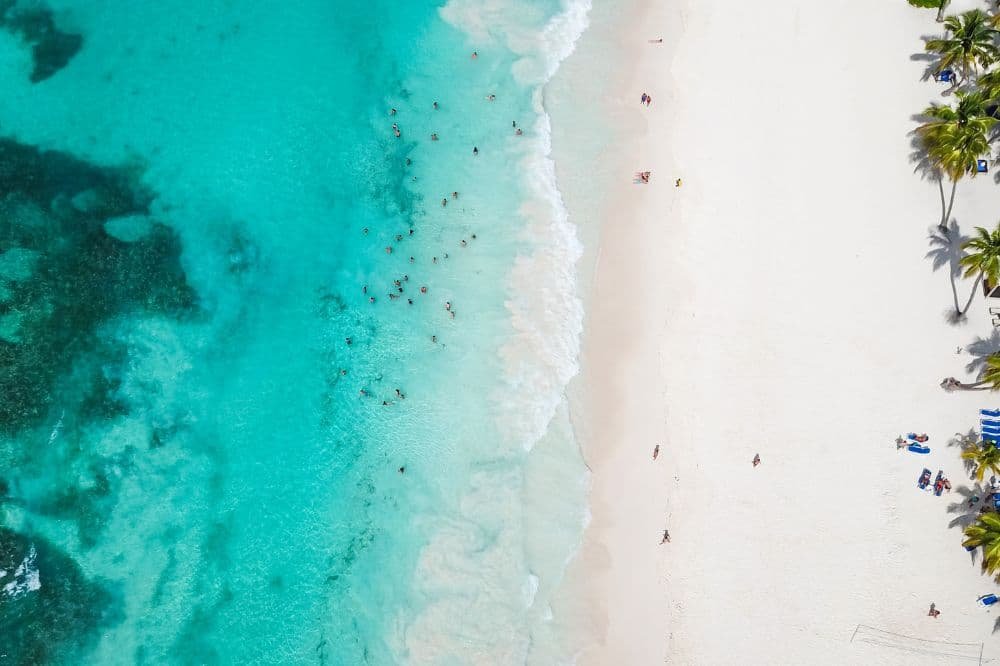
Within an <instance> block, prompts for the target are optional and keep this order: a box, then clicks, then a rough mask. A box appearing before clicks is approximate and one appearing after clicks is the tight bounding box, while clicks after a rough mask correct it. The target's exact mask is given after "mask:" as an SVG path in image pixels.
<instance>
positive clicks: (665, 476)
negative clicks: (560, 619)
mask: <svg viewBox="0 0 1000 666" xmlns="http://www.w3.org/2000/svg"><path fill="white" fill-rule="evenodd" d="M956 4H959V3H956ZM781 5H782V6H781V7H779V8H778V9H779V11H777V12H768V17H767V18H765V17H762V16H759V15H758V14H759V12H755V11H754V9H753V8H751V7H732V6H729V5H727V4H726V3H723V2H721V0H710V1H709V2H707V3H702V4H698V5H695V4H693V3H690V2H686V1H681V2H677V3H671V6H670V7H654V6H652V3H637V4H636V5H634V7H633V9H634V12H633V13H632V14H631V15H630V16H628V17H623V16H621V15H615V16H612V13H611V11H610V10H608V9H607V8H601V9H600V10H598V9H597V8H595V10H594V13H593V14H592V21H591V28H590V29H589V30H588V32H587V33H585V35H584V37H583V39H581V42H580V44H579V45H578V49H577V52H576V53H574V54H573V56H571V57H570V58H569V59H568V60H567V61H566V62H564V65H563V67H564V69H565V70H566V72H565V76H564V80H562V81H561V82H560V83H559V84H558V85H557V86H553V93H555V92H556V91H559V90H560V89H561V90H564V91H565V90H572V93H573V95H574V99H575V100H594V99H599V100H601V101H600V103H599V104H598V106H599V109H598V111H597V113H598V115H603V119H604V120H605V121H606V122H607V123H608V126H609V127H612V128H617V129H612V130H611V132H612V135H611V136H610V138H609V139H608V141H607V145H608V146H609V150H608V154H606V155H600V161H598V162H589V161H588V159H587V157H588V156H587V154H586V152H585V153H584V156H583V158H581V157H580V156H579V153H574V152H573V150H571V149H577V148H578V147H577V146H575V145H574V144H573V143H572V140H571V139H572V137H571V135H568V134H566V133H565V132H566V131H565V129H563V130H560V124H561V118H560V114H559V112H558V110H555V111H553V112H552V116H553V136H554V155H555V159H556V167H557V173H558V176H559V183H560V189H561V190H562V191H563V195H564V199H565V201H566V205H567V208H568V210H569V213H570V219H571V221H573V222H575V223H576V224H577V225H578V227H579V228H580V229H581V230H580V236H581V239H582V240H583V242H584V245H585V252H584V258H583V260H582V261H581V263H580V266H581V269H580V275H581V279H580V290H581V292H582V297H583V299H584V304H585V315H584V333H583V338H582V353H581V373H580V375H579V376H578V378H577V379H575V380H574V382H573V383H572V384H571V386H570V389H569V394H570V404H571V406H572V412H573V419H574V426H575V430H576V432H577V437H578V439H579V442H580V445H581V449H582V451H583V453H584V457H585V459H586V462H587V463H588V466H589V467H590V468H591V471H592V477H591V491H590V495H589V499H590V505H591V514H592V520H591V522H590V525H589V526H588V528H587V529H586V531H585V533H584V537H583V543H582V545H581V547H580V550H579V552H578V554H577V556H576V558H575V559H574V561H573V562H572V563H571V564H570V567H569V572H568V574H567V586H568V587H569V588H571V589H570V590H568V591H567V592H566V593H565V594H564V595H563V598H562V599H558V600H557V602H559V603H557V604H556V605H555V612H556V615H559V614H560V613H568V614H569V616H571V617H572V618H573V620H574V622H575V625H574V626H575V634H576V639H575V640H574V645H579V646H582V647H581V650H580V651H579V652H578V662H579V663H581V664H599V663H616V662H617V663H633V664H641V663H663V662H666V663H679V664H687V663H725V662H726V661H727V660H732V659H733V657H734V655H739V658H740V659H741V660H742V661H743V662H744V663H789V662H793V663H794V662H801V661H804V660H807V659H811V660H815V659H816V658H817V657H820V656H822V658H823V660H824V661H825V660H827V659H828V660H829V662H831V663H832V662H838V663H843V662H845V661H847V662H851V661H854V662H856V661H866V662H872V663H897V662H898V661H899V660H901V659H906V660H907V663H935V662H936V661H937V660H939V659H940V657H941V656H944V654H945V652H943V651H942V650H944V649H945V648H943V647H941V646H943V645H944V642H952V643H981V644H982V649H983V653H984V656H985V658H989V657H992V656H995V655H996V654H998V653H1000V638H997V637H995V636H994V634H993V633H992V629H993V623H994V618H993V617H991V616H990V615H989V614H988V613H986V612H985V611H983V610H982V609H980V608H978V607H976V604H975V599H976V598H977V596H978V595H980V594H983V593H986V592H991V591H996V584H995V583H994V582H993V581H992V580H991V579H990V578H989V577H984V576H981V575H980V572H979V568H978V563H975V564H974V563H971V562H970V559H969V555H968V553H966V552H965V551H964V549H963V548H962V547H961V545H960V543H961V534H960V530H959V529H956V527H955V525H956V513H961V511H960V508H956V507H960V505H961V504H962V501H963V499H964V495H963V494H962V493H963V492H964V491H965V490H968V489H970V488H972V486H971V484H970V482H969V480H968V479H967V475H966V474H965V473H964V471H963V467H962V464H961V461H960V460H959V455H958V454H959V449H958V448H957V447H955V446H950V445H949V444H948V441H949V438H951V437H952V435H953V433H955V432H956V431H962V430H966V429H968V428H969V427H972V426H974V425H975V422H976V419H977V414H978V409H979V407H986V406H993V404H994V403H1000V398H997V397H996V396H991V395H988V394H987V395H983V394H975V393H964V394H946V393H944V392H943V391H942V390H941V389H940V388H939V386H938V382H939V381H940V379H941V377H945V376H950V375H956V374H959V375H961V373H962V371H963V370H965V366H966V365H967V363H969V360H970V358H969V352H968V351H962V353H961V354H956V353H955V350H956V349H957V348H958V349H962V350H969V349H976V348H978V347H982V346H983V345H982V344H981V343H982V341H988V340H989V339H990V335H991V328H990V325H989V319H988V317H987V316H986V314H985V308H984V305H983V301H982V299H981V298H976V299H975V302H974V304H973V306H972V308H971V309H970V311H969V313H968V319H967V321H966V322H965V323H964V324H962V325H958V326H953V325H949V324H948V323H946V321H945V317H944V313H945V311H946V310H947V306H948V304H949V303H950V301H951V292H950V285H949V280H948V274H947V269H941V270H935V269H934V268H933V266H932V261H931V259H929V258H928V256H927V255H928V253H930V252H932V251H933V245H930V244H929V243H928V234H929V233H930V231H931V230H932V229H933V225H934V222H935V211H936V208H935V206H936V205H937V196H938V195H937V189H936V187H935V186H934V185H933V184H932V183H929V182H922V181H921V180H920V177H919V176H918V175H916V174H914V173H913V165H912V163H911V162H910V152H911V147H910V136H909V133H910V132H911V131H912V130H913V129H914V127H915V123H914V122H913V121H912V117H913V115H914V114H915V113H918V112H919V111H920V110H921V109H922V108H924V106H926V105H927V103H929V102H931V101H939V100H941V98H940V97H939V94H940V89H938V88H937V87H936V86H935V84H934V83H933V82H927V81H922V80H921V75H922V70H923V67H924V64H923V63H921V62H919V61H917V60H914V59H912V58H911V57H910V56H911V55H912V54H914V53H918V52H920V51H922V42H921V41H920V37H921V35H926V34H931V33H934V32H935V31H937V30H939V29H940V28H939V24H936V23H935V22H934V14H933V12H930V13H928V12H929V10H920V9H917V8H914V7H911V6H909V5H907V4H906V3H900V4H899V6H891V7H889V6H885V7H876V8H871V7H867V6H866V5H862V3H860V2H859V1H857V2H851V3H848V5H845V4H844V3H841V4H840V5H838V6H836V7H829V6H807V7H801V6H799V5H797V4H795V3H792V2H791V1H790V0H782V3H781ZM864 8H866V9H867V12H866V16H868V19H867V21H868V22H867V24H866V25H865V26H864V27H863V28H859V27H858V22H857V21H856V20H852V18H851V17H852V16H858V15H860V10H861V9H864ZM963 9H966V8H965V7H964V6H962V7H955V8H954V9H953V11H961V10H963ZM609 21H610V22H609ZM661 23H662V24H663V26H664V27H662V28H661V27H659V26H660V25H661ZM682 29H683V35H680V32H681V30H682ZM656 31H663V32H664V33H667V34H664V35H663V37H664V40H665V43H664V46H666V45H667V39H668V34H671V33H672V35H671V37H670V38H671V39H675V40H676V41H675V42H674V43H671V44H669V48H665V49H662V50H656V49H652V48H647V46H652V45H647V44H646V42H645V40H646V38H647V34H646V33H648V32H656ZM887 34H888V35H889V36H886V35H887ZM655 36H660V35H649V37H655ZM639 38H641V42H639V43H637V44H635V48H634V49H633V48H624V47H623V46H622V45H623V44H626V43H628V42H629V41H630V40H638V39H639ZM782 40H786V41H787V42H788V45H789V48H793V49H794V52H793V53H792V54H791V55H789V54H788V53H786V52H785V51H784V50H783V47H779V46H777V45H778V44H781V43H783V41H782ZM851 40H853V41H851ZM848 42H850V43H852V44H853V43H857V44H860V45H862V47H861V48H860V49H859V50H858V52H851V53H844V52H843V49H842V48H841V47H838V45H842V44H844V43H848ZM601 49H605V50H608V51H609V52H612V53H618V52H620V51H630V53H629V54H628V55H626V56H621V57H622V58H623V59H624V60H625V61H626V62H628V63H630V65H629V66H628V67H627V68H626V69H624V70H622V71H621V72H619V73H618V74H617V75H616V76H615V77H612V78H607V77H603V78H602V76H601V74H602V73H603V72H606V71H607V69H610V68H611V67H612V65H611V64H609V63H608V62H600V61H598V60H595V58H597V56H598V54H599V52H600V50H601ZM671 51H673V52H671ZM614 59H615V58H614V57H612V58H609V59H608V60H609V61H613V60H614ZM743 62H745V63H751V64H752V65H753V67H752V68H744V67H740V66H734V63H743ZM588 66H589V69H588ZM751 69H753V70H754V71H757V70H758V69H761V71H769V72H775V74H774V75H773V76H766V77H754V76H752V75H751V73H750V70H751ZM862 72H864V74H863V75H862ZM626 73H627V75H626ZM595 79H597V81H596V82H595ZM567 81H571V82H572V83H568V82H567ZM608 81H613V85H612V86H611V87H610V89H604V88H601V85H602V84H606V83H607V82H608ZM560 86H561V88H560ZM887 86H888V87H889V89H890V92H891V95H889V96H888V98H887V96H886V95H885V94H884V89H885V88H886V87H887ZM668 87H669V90H667V89H666V88H668ZM644 90H645V91H646V92H649V93H650V94H652V95H653V96H654V105H653V106H652V107H650V108H635V107H633V106H632V105H633V104H636V105H637V104H638V102H639V100H638V96H639V94H640V93H641V92H642V91H644ZM602 95H603V96H605V97H606V98H607V99H606V100H604V99H603V98H602V97H601V96H602ZM633 98H634V99H633ZM741 100H742V101H741ZM579 103H581V102H579V101H578V102H577V104H579ZM793 110H799V112H798V113H793ZM803 110H804V111H805V112H804V113H803V112H802V111H803ZM570 154H572V155H573V156H574V158H575V159H576V162H575V163H574V162H568V161H567V159H568V157H567V156H568V155H570ZM674 164H677V165H679V166H680V168H678V169H676V176H675V174H674V171H675V168H674ZM581 165H585V167H584V168H581ZM638 170H651V171H652V172H653V178H652V180H651V182H650V184H649V185H645V186H639V185H633V184H632V183H631V182H629V181H627V180H626V179H627V178H628V177H629V176H630V175H631V173H632V172H633V171H638ZM674 177H682V178H683V179H684V185H683V187H681V188H675V187H674V186H673V179H674ZM594 190H600V196H601V197H602V198H601V204H600V206H595V205H594V201H595V200H596V198H597V197H598V196H599V195H597V194H595V193H594ZM998 203H1000V195H998V190H997V188H996V186H995V185H994V184H993V183H992V182H990V180H989V179H976V180H975V181H964V182H963V183H962V184H960V186H959V195H958V203H956V211H955V217H956V218H957V219H958V220H959V222H960V224H961V229H962V232H963V234H966V235H967V234H968V233H969V232H970V231H971V228H972V227H973V226H991V225H992V224H994V223H995V221H996V219H995V212H994V211H995V210H996V209H997V204H998ZM598 218H600V219H598ZM594 220H596V222H597V224H599V225H600V226H599V227H598V228H596V229H595V228H589V227H588V224H589V223H590V222H591V221H594ZM588 271H592V274H591V275H588ZM970 287H971V284H967V283H966V282H964V281H963V282H960V284H959V289H960V291H961V292H962V293H968V292H967V291H965V290H966V289H968V288H970ZM977 345H978V347H977ZM963 376H968V372H966V375H963ZM908 430H916V431H918V432H923V431H926V432H928V433H929V434H930V435H931V448H932V453H931V454H930V455H928V456H926V457H917V456H915V455H914V454H907V453H900V452H897V450H896V447H895V445H894V444H893V439H894V438H895V437H896V436H897V435H898V434H899V433H900V432H904V433H905V432H907V431H908ZM657 444H659V445H660V447H661V448H660V455H659V458H658V460H657V461H656V462H653V461H652V460H650V457H651V454H652V449H653V447H654V446H655V445H657ZM756 453H759V454H760V455H761V458H762V460H763V463H762V465H761V466H760V467H757V468H755V467H753V466H752V465H751V464H750V462H751V459H752V458H753V456H754V455H755V454H756ZM924 466H927V467H929V468H933V469H934V470H936V469H943V470H944V472H945V473H946V474H947V475H948V476H949V477H950V478H951V479H952V482H953V483H954V484H955V492H953V493H951V495H946V496H945V497H941V498H935V497H933V495H929V494H925V493H920V492H919V491H918V490H916V489H915V488H914V485H915V481H916V477H917V476H918V475H919V473H920V469H921V468H922V467H924ZM972 490H973V491H974V490H975V489H974V488H972ZM663 529H669V530H670V533H671V536H672V537H673V538H672V542H671V543H669V544H664V545H657V542H658V541H659V537H660V534H661V533H662V530H663ZM931 602H935V603H936V604H937V607H938V608H939V609H941V610H942V615H941V616H940V617H939V618H928V617H927V615H926V613H927V606H928V604H929V603H931ZM574 605H578V606H579V607H586V608H587V609H588V610H587V612H586V613H582V612H581V613H574V611H573V609H572V608H571V606H574ZM862 626H867V627H872V628H874V629H873V630H872V631H874V630H884V631H888V632H892V633H893V634H898V635H900V636H903V637H913V639H915V640H916V639H920V640H925V641H931V643H930V645H932V647H931V648H929V650H930V651H931V652H932V653H933V654H928V655H918V654H916V653H915V652H913V651H912V649H913V648H912V645H913V643H912V641H910V640H909V639H907V640H905V641H903V640H901V641H900V644H899V645H893V646H886V645H875V644H874V643H873V641H870V640H869V641H865V640H864V632H862V639H861V640H856V641H854V642H852V639H854V638H856V635H855V634H856V633H857V632H858V631H859V628H860V627H862ZM865 631H868V630H865ZM934 641H941V642H942V643H935V642H934ZM934 646H937V647H934ZM935 650H938V652H934V651H935Z"/></svg>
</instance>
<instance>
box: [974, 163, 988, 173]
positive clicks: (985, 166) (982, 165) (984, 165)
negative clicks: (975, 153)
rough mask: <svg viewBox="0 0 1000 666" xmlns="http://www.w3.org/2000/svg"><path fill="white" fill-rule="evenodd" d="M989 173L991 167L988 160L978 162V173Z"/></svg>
mask: <svg viewBox="0 0 1000 666" xmlns="http://www.w3.org/2000/svg"><path fill="white" fill-rule="evenodd" d="M987 171H989V165H988V164H987V163H986V160H976V173H986V172H987Z"/></svg>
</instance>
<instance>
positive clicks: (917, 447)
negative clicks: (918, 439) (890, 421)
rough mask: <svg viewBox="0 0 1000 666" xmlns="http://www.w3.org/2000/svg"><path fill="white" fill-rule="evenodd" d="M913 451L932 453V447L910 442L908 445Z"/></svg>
mask: <svg viewBox="0 0 1000 666" xmlns="http://www.w3.org/2000/svg"><path fill="white" fill-rule="evenodd" d="M906 448H907V449H909V450H910V451H912V452H913V453H930V452H931V449H930V447H929V446H924V445H923V444H910V445H909V446H907V447H906Z"/></svg>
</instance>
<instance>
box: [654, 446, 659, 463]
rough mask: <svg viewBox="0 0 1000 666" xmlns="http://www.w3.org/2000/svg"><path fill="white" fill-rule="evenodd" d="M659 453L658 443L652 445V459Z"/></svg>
mask: <svg viewBox="0 0 1000 666" xmlns="http://www.w3.org/2000/svg"><path fill="white" fill-rule="evenodd" d="M658 455H660V445H659V444H657V445H656V446H654V447H653V460H656V456H658Z"/></svg>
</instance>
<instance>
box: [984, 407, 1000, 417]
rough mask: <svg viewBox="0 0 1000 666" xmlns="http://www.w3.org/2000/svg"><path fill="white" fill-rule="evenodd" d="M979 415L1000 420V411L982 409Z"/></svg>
mask: <svg viewBox="0 0 1000 666" xmlns="http://www.w3.org/2000/svg"><path fill="white" fill-rule="evenodd" d="M979 413H980V414H982V415H983V416H992V417H993V418H995V419H1000V409H980V410H979Z"/></svg>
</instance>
